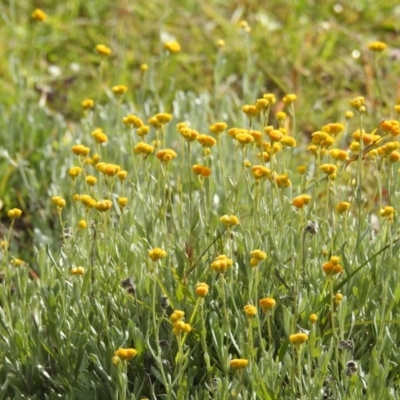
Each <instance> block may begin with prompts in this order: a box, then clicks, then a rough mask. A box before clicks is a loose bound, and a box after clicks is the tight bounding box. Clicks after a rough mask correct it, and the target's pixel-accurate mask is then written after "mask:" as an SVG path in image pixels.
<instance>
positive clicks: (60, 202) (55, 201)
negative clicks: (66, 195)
mask: <svg viewBox="0 0 400 400" xmlns="http://www.w3.org/2000/svg"><path fill="white" fill-rule="evenodd" d="M51 201H52V202H53V204H54V205H55V206H57V207H58V208H64V207H65V206H66V204H67V203H66V201H65V199H63V198H62V197H60V196H53V197H52V198H51Z"/></svg>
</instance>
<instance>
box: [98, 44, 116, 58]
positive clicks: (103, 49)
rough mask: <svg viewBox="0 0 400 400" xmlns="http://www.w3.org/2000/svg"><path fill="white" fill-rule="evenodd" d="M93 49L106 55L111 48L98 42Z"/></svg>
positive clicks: (109, 53)
mask: <svg viewBox="0 0 400 400" xmlns="http://www.w3.org/2000/svg"><path fill="white" fill-rule="evenodd" d="M95 50H96V52H97V53H98V54H100V55H101V56H103V57H108V56H110V55H111V53H112V51H111V49H110V48H109V47H107V46H106V45H104V44H98V45H97V46H96V47H95Z"/></svg>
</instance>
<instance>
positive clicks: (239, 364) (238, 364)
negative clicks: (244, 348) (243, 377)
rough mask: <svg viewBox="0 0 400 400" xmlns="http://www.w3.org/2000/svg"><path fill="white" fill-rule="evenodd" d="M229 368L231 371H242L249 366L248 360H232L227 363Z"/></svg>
mask: <svg viewBox="0 0 400 400" xmlns="http://www.w3.org/2000/svg"><path fill="white" fill-rule="evenodd" d="M229 364H230V366H231V368H233V369H242V368H246V367H247V366H248V365H249V360H246V359H244V358H234V359H233V360H231V361H230V362H229Z"/></svg>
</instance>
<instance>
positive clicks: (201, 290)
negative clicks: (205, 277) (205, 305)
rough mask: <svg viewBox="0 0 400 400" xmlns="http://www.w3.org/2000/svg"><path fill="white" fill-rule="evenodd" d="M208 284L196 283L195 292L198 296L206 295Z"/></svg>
mask: <svg viewBox="0 0 400 400" xmlns="http://www.w3.org/2000/svg"><path fill="white" fill-rule="evenodd" d="M208 290H209V286H208V285H207V284H206V283H198V284H197V285H196V290H195V292H196V294H197V296H199V297H206V296H207V294H208Z"/></svg>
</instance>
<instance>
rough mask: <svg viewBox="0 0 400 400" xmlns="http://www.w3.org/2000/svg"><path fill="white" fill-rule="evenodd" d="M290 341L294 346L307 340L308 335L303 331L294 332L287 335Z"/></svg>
mask: <svg viewBox="0 0 400 400" xmlns="http://www.w3.org/2000/svg"><path fill="white" fill-rule="evenodd" d="M289 340H290V343H292V344H293V345H295V346H299V345H301V344H303V343H305V342H306V341H307V340H308V336H307V335H306V334H305V333H295V334H294V335H290V336H289Z"/></svg>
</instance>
